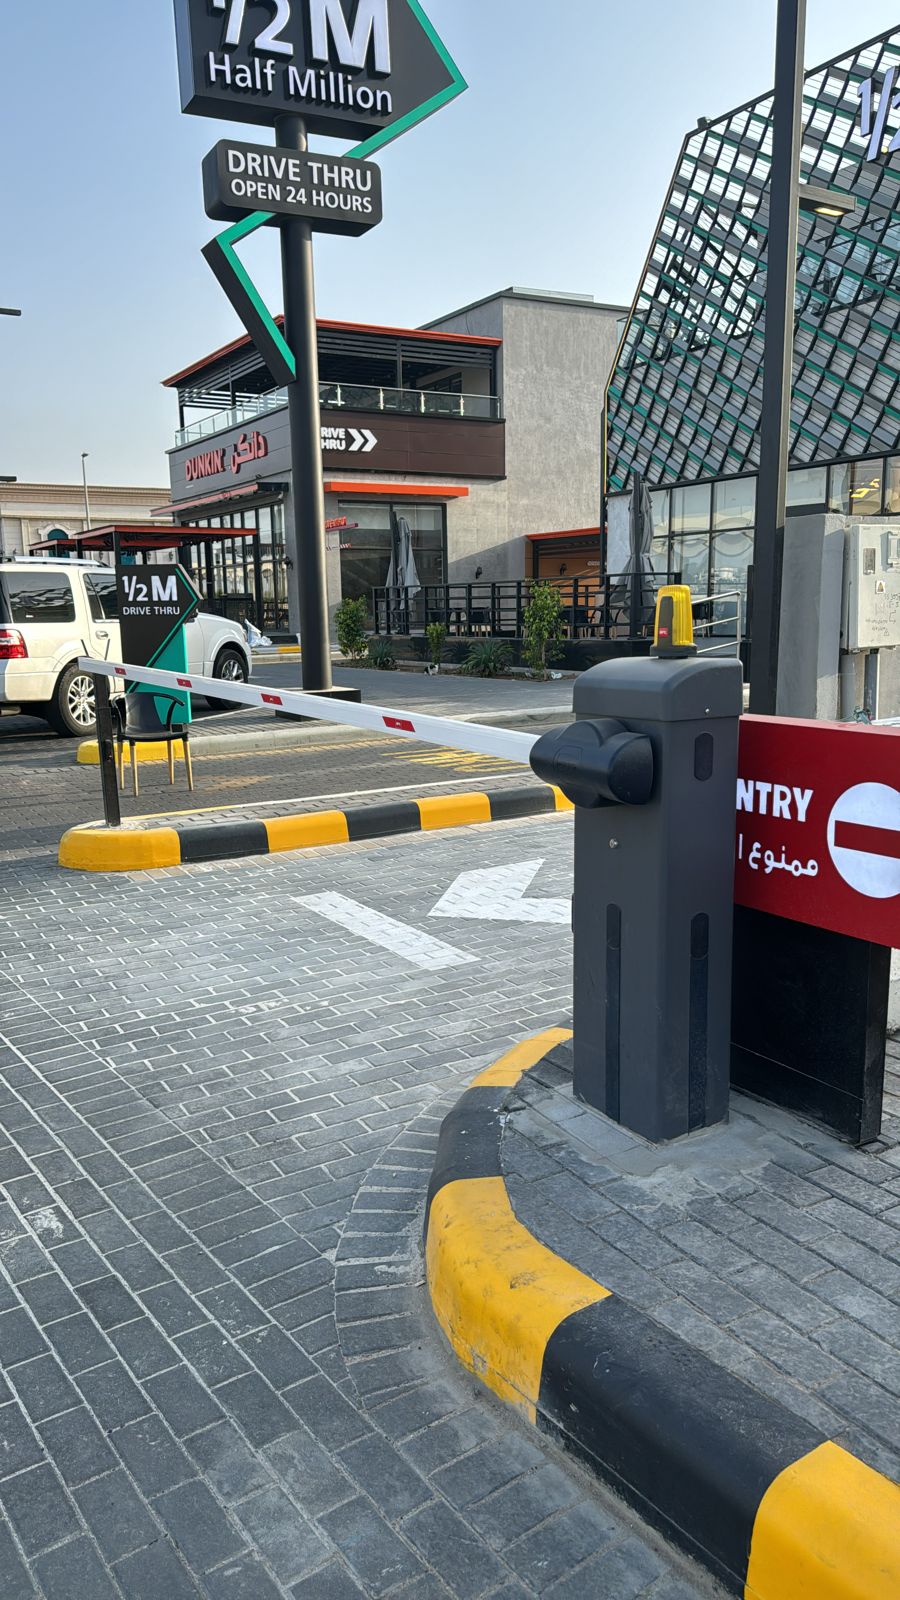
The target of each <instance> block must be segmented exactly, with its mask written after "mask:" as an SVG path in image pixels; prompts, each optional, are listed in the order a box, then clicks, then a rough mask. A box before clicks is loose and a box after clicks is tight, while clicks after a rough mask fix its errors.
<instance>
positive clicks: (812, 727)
mask: <svg viewBox="0 0 900 1600" xmlns="http://www.w3.org/2000/svg"><path fill="white" fill-rule="evenodd" d="M738 761H739V764H738V771H739V778H738V792H737V837H736V851H735V899H736V901H737V902H738V904H739V905H744V906H749V907H751V908H752V909H753V910H756V911H768V912H771V913H772V914H773V915H775V916H778V917H786V918H788V919H789V920H791V921H793V922H805V923H809V924H811V925H812V926H813V927H817V928H826V929H830V930H831V931H832V932H834V933H843V934H849V935H850V936H851V938H856V939H865V940H867V941H869V942H870V943H871V944H881V945H887V946H889V947H891V948H893V949H898V948H900V789H898V788H897V779H898V776H900V728H884V727H882V728H870V727H866V726H865V724H861V723H841V722H832V723H828V722H805V721H800V720H796V719H794V718H789V717H752V716H744V717H742V718H741V724H740V748H739V758H738Z"/></svg>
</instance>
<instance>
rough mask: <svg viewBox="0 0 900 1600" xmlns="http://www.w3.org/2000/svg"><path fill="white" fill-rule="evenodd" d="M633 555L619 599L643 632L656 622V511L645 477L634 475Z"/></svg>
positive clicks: (631, 509) (631, 510)
mask: <svg viewBox="0 0 900 1600" xmlns="http://www.w3.org/2000/svg"><path fill="white" fill-rule="evenodd" d="M628 533H629V546H630V548H629V553H628V560H627V561H626V563H625V569H624V571H623V573H622V583H621V586H619V585H617V586H616V587H617V596H616V598H617V599H620V603H624V604H626V605H628V607H629V616H630V618H631V621H632V631H634V625H635V624H636V627H637V631H638V632H643V630H644V629H645V628H646V627H647V626H648V624H649V623H651V622H652V621H653V617H654V614H655V611H656V590H657V588H658V579H657V576H656V573H655V572H654V570H653V562H652V561H651V559H650V547H651V545H652V542H653V507H652V505H651V503H650V492H649V490H648V488H647V485H646V483H645V482H644V478H643V475H642V474H641V473H640V472H635V473H634V474H633V475H632V489H631V499H630V501H629V505H628Z"/></svg>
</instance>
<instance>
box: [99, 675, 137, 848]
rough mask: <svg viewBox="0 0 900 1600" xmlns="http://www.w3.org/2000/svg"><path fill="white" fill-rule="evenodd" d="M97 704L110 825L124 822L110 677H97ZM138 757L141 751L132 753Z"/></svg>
mask: <svg viewBox="0 0 900 1600" xmlns="http://www.w3.org/2000/svg"><path fill="white" fill-rule="evenodd" d="M94 706H95V710H96V716H97V745H98V748H99V751H100V782H101V784H102V786H103V815H104V816H105V818H106V826H107V827H108V828H118V827H121V824H122V813H121V811H120V809H119V775H118V772H117V771H116V741H115V737H114V735H113V723H112V708H111V706H110V703H109V679H108V678H106V677H103V676H102V675H100V674H98V675H97V676H96V677H95V678H94ZM131 759H132V761H136V760H137V751H136V750H135V751H133V752H132V757H131Z"/></svg>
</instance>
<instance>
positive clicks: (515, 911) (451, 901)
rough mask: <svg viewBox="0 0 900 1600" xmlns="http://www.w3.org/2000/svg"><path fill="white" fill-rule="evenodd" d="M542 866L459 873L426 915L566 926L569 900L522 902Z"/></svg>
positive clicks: (517, 865) (536, 863) (530, 863)
mask: <svg viewBox="0 0 900 1600" xmlns="http://www.w3.org/2000/svg"><path fill="white" fill-rule="evenodd" d="M543 865H544V863H543V860H538V861H515V862H513V863H512V865H511V866H508V867H488V868H486V869H485V870H484V871H480V872H461V873H460V875H459V877H458V878H457V879H456V882H455V883H452V884H451V885H450V888H449V889H448V890H447V893H446V894H445V895H443V896H442V897H441V899H440V900H439V901H438V903H437V905H436V906H435V908H434V910H433V911H431V912H429V915H430V916H432V917H467V918H468V919H469V920H470V921H472V922H557V923H560V924H563V923H568V922H569V921H570V920H571V915H572V909H571V905H570V902H569V901H568V900H526V899H524V898H523V896H524V893H525V890H526V889H527V888H528V886H529V884H530V883H531V882H532V881H533V879H534V877H535V874H536V873H537V872H538V871H539V870H540V868H541V867H542V866H543Z"/></svg>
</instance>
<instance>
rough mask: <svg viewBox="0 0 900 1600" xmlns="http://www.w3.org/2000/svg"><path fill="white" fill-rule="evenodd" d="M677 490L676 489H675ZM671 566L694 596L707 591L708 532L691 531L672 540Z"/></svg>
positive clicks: (680, 581)
mask: <svg viewBox="0 0 900 1600" xmlns="http://www.w3.org/2000/svg"><path fill="white" fill-rule="evenodd" d="M676 492H677V491H676ZM672 568H673V570H674V571H675V572H677V573H680V577H679V580H678V581H679V583H686V584H687V585H688V586H689V588H690V589H691V591H692V592H693V594H694V596H695V597H697V596H698V595H705V594H708V593H709V534H708V533H693V534H687V535H685V536H684V537H683V538H680V539H677V538H676V539H673V540H672Z"/></svg>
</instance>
